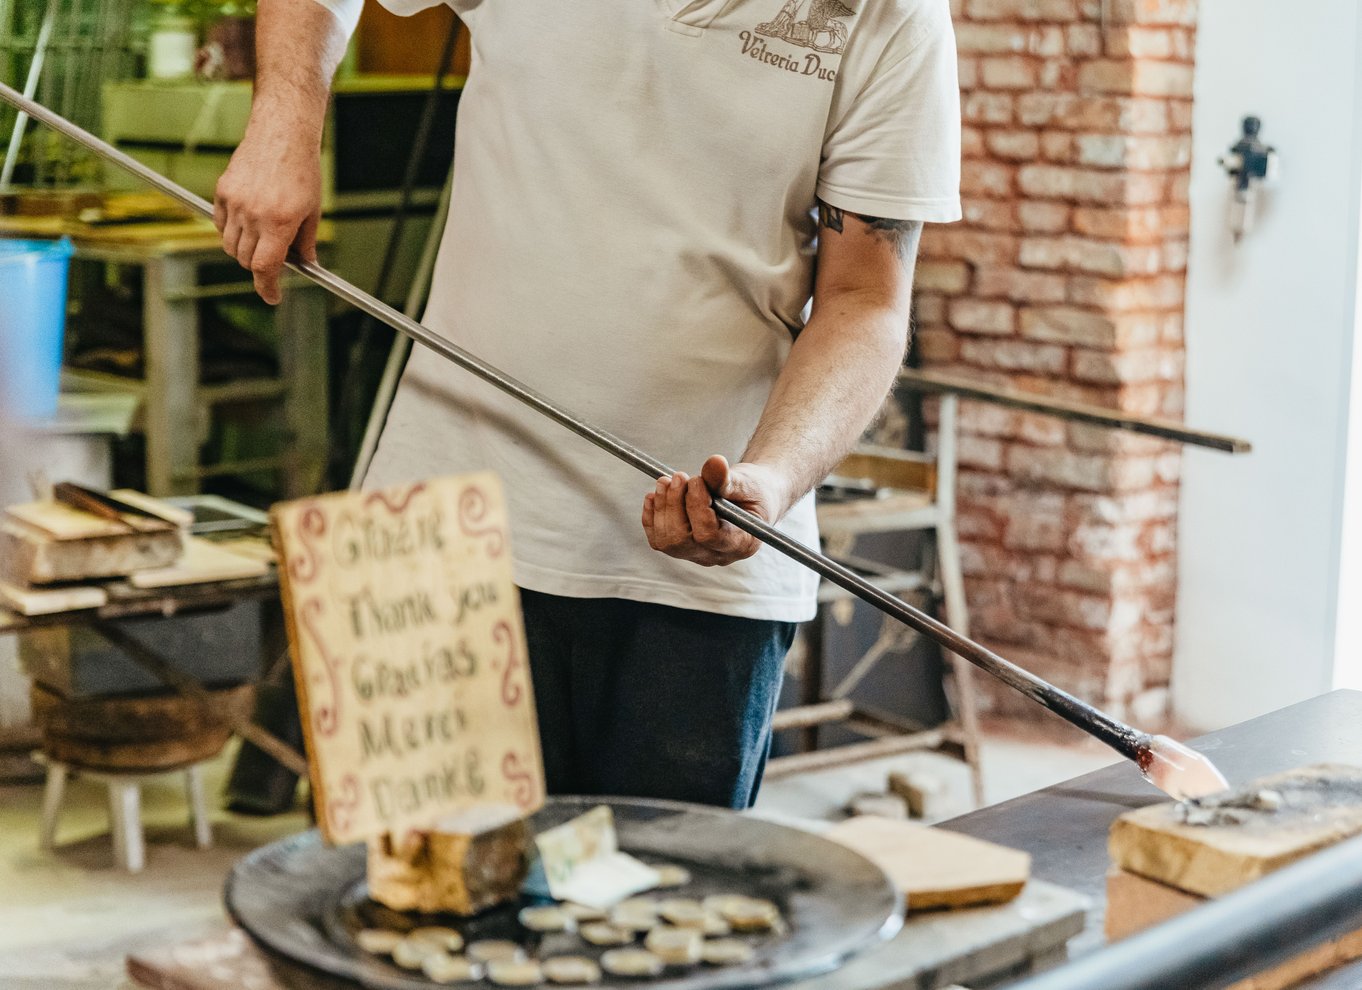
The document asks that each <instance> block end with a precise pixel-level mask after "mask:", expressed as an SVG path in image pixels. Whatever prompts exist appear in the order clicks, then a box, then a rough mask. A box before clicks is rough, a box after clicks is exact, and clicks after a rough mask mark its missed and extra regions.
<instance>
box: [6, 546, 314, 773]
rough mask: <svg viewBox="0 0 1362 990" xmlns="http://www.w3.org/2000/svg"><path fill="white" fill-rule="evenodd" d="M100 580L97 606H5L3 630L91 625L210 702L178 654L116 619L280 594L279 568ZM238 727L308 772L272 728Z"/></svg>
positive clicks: (160, 675)
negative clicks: (229, 575) (42, 611)
mask: <svg viewBox="0 0 1362 990" xmlns="http://www.w3.org/2000/svg"><path fill="white" fill-rule="evenodd" d="M99 586H100V587H102V588H103V589H104V590H105V592H106V593H107V594H108V601H107V602H106V603H105V604H104V605H101V606H99V607H98V608H86V609H72V610H69V611H63V612H54V613H50V614H47V615H21V614H20V613H18V612H15V611H12V610H10V609H8V608H4V607H0V634H4V633H21V632H25V631H27V630H31V629H38V628H41V627H48V626H86V627H88V628H90V629H93V630H95V631H97V632H98V633H99V634H100V635H102V636H103V637H104V638H105V639H107V640H109V642H111V643H112V644H114V645H115V646H116V647H118V648H119V649H120V650H121V651H122V652H123V653H124V654H125V655H126V656H127V657H128V658H129V659H131V660H132V661H133V662H134V663H136V664H137V665H138V666H140V667H142V668H143V669H144V670H146V671H147V672H148V673H150V674H152V675H153V676H154V677H156V678H157V679H158V680H160V681H161V682H162V683H164V684H166V685H167V686H168V687H170V688H172V689H173V690H175V691H177V692H179V693H180V694H182V695H184V696H186V697H189V698H191V699H194V700H196V701H198V702H199V703H201V704H205V705H211V704H212V701H211V699H210V697H209V695H208V693H207V691H206V689H205V688H204V687H203V685H202V684H201V683H199V681H197V680H196V679H194V678H193V677H191V676H190V675H188V674H186V673H185V672H184V671H182V670H181V669H179V668H178V667H177V666H176V664H175V662H174V660H173V659H171V658H167V657H163V656H161V655H160V654H159V653H157V652H155V651H153V650H151V649H149V648H148V647H147V646H146V645H144V644H142V643H141V642H140V641H139V640H137V639H136V638H134V637H132V636H129V635H128V634H127V633H126V632H124V631H122V630H121V629H119V627H118V625H117V623H116V620H119V619H128V618H135V617H138V616H158V615H159V616H171V615H178V614H182V613H186V612H194V611H204V610H211V609H219V608H223V607H225V606H228V605H235V604H237V603H239V602H244V601H259V600H271V599H275V598H277V597H278V594H279V580H278V576H277V574H276V572H275V570H274V568H271V569H270V570H269V572H268V573H267V574H265V575H262V576H261V577H254V578H244V579H239V580H232V581H213V582H206V583H201V584H185V585H178V586H175V587H168V588H135V587H133V586H132V584H130V583H129V582H128V581H126V580H113V581H103V582H99ZM234 729H235V731H236V733H237V734H238V735H240V736H241V737H242V738H243V739H246V740H248V741H250V742H252V743H254V744H255V745H256V746H257V747H259V748H260V749H263V750H264V751H265V752H267V753H269V754H270V755H271V756H273V757H274V758H275V759H277V760H279V762H281V763H282V764H283V765H284V766H286V767H289V768H290V769H292V770H294V771H295V772H298V773H302V774H306V773H307V762H306V760H305V759H304V758H303V756H302V754H301V753H299V752H298V751H297V750H296V749H294V748H293V747H292V746H290V745H288V744H287V743H285V742H283V741H281V740H280V739H278V738H277V737H275V736H274V735H272V734H271V733H269V732H267V731H266V730H264V729H262V728H260V727H259V726H257V725H254V724H253V723H251V722H250V721H249V720H245V719H243V720H239V721H237V722H236V724H235V725H234Z"/></svg>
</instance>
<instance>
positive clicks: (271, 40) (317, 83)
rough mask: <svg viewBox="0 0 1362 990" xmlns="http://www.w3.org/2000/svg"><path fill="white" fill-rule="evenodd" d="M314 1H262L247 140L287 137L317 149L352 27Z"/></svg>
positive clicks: (341, 12) (346, 19) (257, 30)
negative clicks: (254, 134)
mask: <svg viewBox="0 0 1362 990" xmlns="http://www.w3.org/2000/svg"><path fill="white" fill-rule="evenodd" d="M345 14H346V12H345V11H344V10H343V9H342V10H340V11H339V12H338V13H333V12H332V10H330V9H328V7H326V6H323V5H322V4H320V3H318V2H316V0H260V3H259V6H258V9H257V13H256V79H255V96H254V101H253V103H252V106H251V121H250V125H249V127H248V128H247V134H248V135H250V134H251V132H252V131H254V132H257V133H259V132H262V131H263V132H266V133H276V134H289V135H291V136H292V138H293V139H294V140H296V141H299V142H305V143H306V144H307V145H309V146H312V147H318V146H320V144H321V139H322V127H323V123H324V121H325V119H326V103H327V99H328V98H329V95H330V91H331V77H332V76H333V75H335V72H336V66H338V65H339V64H340V60H341V58H342V57H343V56H344V55H345V46H346V43H347V41H348V40H349V29H350V27H352V24H350V23H348V21H349V18H347V17H345Z"/></svg>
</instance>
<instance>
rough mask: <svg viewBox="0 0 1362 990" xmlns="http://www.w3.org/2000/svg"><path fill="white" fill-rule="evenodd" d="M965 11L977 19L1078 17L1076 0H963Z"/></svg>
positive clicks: (1049, 19)
mask: <svg viewBox="0 0 1362 990" xmlns="http://www.w3.org/2000/svg"><path fill="white" fill-rule="evenodd" d="M965 13H966V15H967V16H968V17H969V18H971V19H972V20H977V21H1014V20H1015V21H1058V22H1059V23H1061V24H1062V23H1066V22H1068V21H1074V20H1077V19H1078V3H1077V0H965Z"/></svg>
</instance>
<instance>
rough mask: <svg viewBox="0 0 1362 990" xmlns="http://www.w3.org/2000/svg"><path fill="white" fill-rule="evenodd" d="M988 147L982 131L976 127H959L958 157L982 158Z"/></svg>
mask: <svg viewBox="0 0 1362 990" xmlns="http://www.w3.org/2000/svg"><path fill="white" fill-rule="evenodd" d="M987 151H988V148H987V145H986V144H985V142H984V132H983V131H982V130H980V129H979V128H978V127H969V126H964V127H961V128H960V157H961V158H964V159H970V158H982V157H983V156H984V155H985V154H987Z"/></svg>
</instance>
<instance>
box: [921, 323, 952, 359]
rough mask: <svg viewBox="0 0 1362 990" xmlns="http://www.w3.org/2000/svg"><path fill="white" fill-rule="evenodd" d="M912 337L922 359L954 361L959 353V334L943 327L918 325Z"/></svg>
mask: <svg viewBox="0 0 1362 990" xmlns="http://www.w3.org/2000/svg"><path fill="white" fill-rule="evenodd" d="M913 339H914V341H915V342H916V346H917V352H918V354H919V355H920V356H921V357H922V359H923V360H924V361H954V360H955V359H956V358H957V357H958V356H959V355H960V338H959V336H958V335H957V334H956V333H955V332H954V331H953V330H948V329H946V328H945V327H941V326H931V327H918V329H917V330H916V331H915V332H914V335H913Z"/></svg>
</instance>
